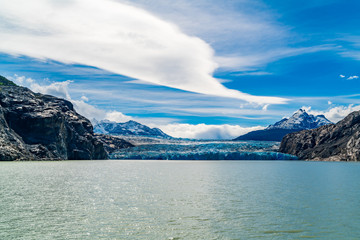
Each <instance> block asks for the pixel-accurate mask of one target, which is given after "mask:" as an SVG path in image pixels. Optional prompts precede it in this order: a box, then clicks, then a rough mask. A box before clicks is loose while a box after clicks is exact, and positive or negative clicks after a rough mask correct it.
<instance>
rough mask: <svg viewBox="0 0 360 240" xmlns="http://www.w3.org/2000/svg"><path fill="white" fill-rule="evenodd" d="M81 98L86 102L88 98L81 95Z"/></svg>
mask: <svg viewBox="0 0 360 240" xmlns="http://www.w3.org/2000/svg"><path fill="white" fill-rule="evenodd" d="M81 100H83V101H84V102H88V101H89V98H87V97H86V96H81Z"/></svg>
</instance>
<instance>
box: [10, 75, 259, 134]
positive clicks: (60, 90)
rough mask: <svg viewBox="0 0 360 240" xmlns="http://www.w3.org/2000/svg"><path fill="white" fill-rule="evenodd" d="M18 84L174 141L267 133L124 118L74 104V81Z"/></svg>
mask: <svg viewBox="0 0 360 240" xmlns="http://www.w3.org/2000/svg"><path fill="white" fill-rule="evenodd" d="M7 78H8V79H10V80H12V81H14V82H15V83H17V84H19V85H21V86H24V87H28V88H29V89H31V90H32V91H34V92H39V93H42V94H51V95H53V96H56V97H60V98H63V99H66V100H69V101H71V102H72V103H73V105H74V108H75V110H76V111H77V112H78V113H79V114H81V115H83V116H85V117H86V118H88V119H90V120H94V119H96V120H97V121H100V120H105V119H106V120H110V121H113V122H127V121H129V120H135V121H138V122H140V123H143V124H147V125H149V126H150V127H157V128H160V129H161V130H163V131H164V132H165V133H167V134H169V135H170V136H173V137H181V138H193V139H233V138H236V137H238V136H240V135H243V134H246V133H248V132H250V131H255V130H260V129H264V127H260V126H256V127H249V128H244V127H240V126H238V125H228V124H224V125H206V124H197V125H191V124H179V123H173V119H166V118H162V119H148V118H147V119H140V118H133V117H131V116H128V115H125V114H123V113H121V112H119V111H114V110H113V111H105V110H102V109H99V108H97V107H95V106H93V105H91V104H88V103H86V102H85V101H89V99H88V98H87V97H84V96H82V97H81V99H80V100H75V99H73V98H72V97H71V96H70V93H69V85H70V84H71V83H72V82H73V81H64V82H47V84H40V83H38V81H36V80H34V79H31V78H26V77H24V76H18V75H15V76H14V77H11V76H10V77H7Z"/></svg>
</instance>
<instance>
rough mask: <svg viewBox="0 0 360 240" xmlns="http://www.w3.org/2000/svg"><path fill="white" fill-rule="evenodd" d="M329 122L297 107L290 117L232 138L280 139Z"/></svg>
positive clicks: (320, 116) (323, 117) (321, 116)
mask: <svg viewBox="0 0 360 240" xmlns="http://www.w3.org/2000/svg"><path fill="white" fill-rule="evenodd" d="M331 123H332V122H331V121H329V120H328V119H327V118H326V117H325V116H324V115H317V116H314V115H312V114H308V113H307V112H306V111H305V110H304V109H299V110H298V111H296V112H295V113H294V114H293V115H292V116H291V117H290V118H284V119H282V120H280V121H278V122H276V123H275V124H272V125H269V126H268V127H267V128H265V129H264V130H257V131H252V132H249V133H247V134H245V135H242V136H240V137H237V138H236V139H234V140H235V141H238V140H244V141H248V140H254V141H281V140H282V138H283V137H284V136H285V135H286V134H289V133H292V132H298V131H301V130H307V129H314V128H318V127H321V126H324V125H327V124H331Z"/></svg>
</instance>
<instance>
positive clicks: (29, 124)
mask: <svg viewBox="0 0 360 240" xmlns="http://www.w3.org/2000/svg"><path fill="white" fill-rule="evenodd" d="M7 81H8V80H7V79H5V78H1V79H0V82H1V84H0V160H8V161H12V160H61V159H64V160H66V159H69V160H82V159H89V160H90V159H106V158H107V154H106V151H105V149H104V147H103V143H102V142H100V141H98V140H97V139H96V138H95V137H94V135H93V127H92V125H91V123H90V121H89V120H87V119H86V118H85V117H83V116H81V115H79V114H78V113H76V111H75V110H74V108H73V105H72V104H71V103H70V102H69V101H66V100H64V99H60V98H56V97H53V96H49V95H43V94H38V93H34V92H32V91H30V90H29V89H27V88H23V87H19V86H16V85H14V84H13V83H12V82H10V83H11V84H10V83H9V82H7Z"/></svg>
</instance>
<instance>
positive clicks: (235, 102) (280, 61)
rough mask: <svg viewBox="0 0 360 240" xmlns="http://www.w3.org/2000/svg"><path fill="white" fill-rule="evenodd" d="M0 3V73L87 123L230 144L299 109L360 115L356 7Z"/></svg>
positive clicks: (143, 1) (243, 0)
mask: <svg viewBox="0 0 360 240" xmlns="http://www.w3.org/2000/svg"><path fill="white" fill-rule="evenodd" d="M0 5H1V6H2V8H1V9H0V74H1V75H4V76H7V77H10V78H11V79H12V80H14V81H16V82H17V83H18V84H22V85H24V86H27V87H30V88H31V89H33V90H34V91H39V92H43V93H50V94H53V95H57V96H60V97H64V98H68V99H69V100H71V101H73V102H74V105H75V107H76V108H77V110H78V111H79V112H80V113H82V114H84V115H85V116H87V117H88V118H90V119H92V118H96V119H98V120H101V119H105V118H107V119H110V120H114V121H119V122H120V121H126V120H130V119H134V120H137V121H140V122H142V123H145V124H148V125H150V126H154V127H155V126H156V127H160V128H161V129H163V130H164V131H165V132H167V133H168V134H170V135H174V136H179V137H194V138H232V137H235V136H236V135H239V134H243V133H245V132H247V131H250V130H253V129H261V128H262V127H265V126H267V125H269V124H271V123H273V122H275V121H278V120H279V119H281V118H282V117H285V116H289V115H291V114H292V113H293V112H294V111H296V110H297V109H299V108H301V107H305V108H307V109H308V111H309V112H311V113H313V114H325V115H326V116H327V117H328V118H329V119H330V120H332V121H334V122H336V121H338V120H340V119H341V118H343V117H344V116H346V115H347V114H348V113H349V112H351V111H354V110H360V107H359V104H360V79H359V77H358V76H360V29H359V27H358V26H360V18H359V17H358V12H359V10H360V2H358V1H346V2H345V1H337V0H327V1H320V0H319V1H316V0H312V1H301V2H299V1H277V0H271V1H270V0H268V1H266V0H263V1H257V0H251V1H250V0H238V1H236V0H225V1H221V2H219V1H209V0H198V1H196V2H194V1H190V0H174V1H171V3H169V1H168V0H152V1H151V0H150V1H149V0H133V1H126V0H102V1H100V0H87V1H86V0H67V1H61V2H58V1H54V0H34V1H32V2H31V3H24V2H23V1H21V0H13V1H10V2H9V1H6V0H0ZM19 6H20V7H19Z"/></svg>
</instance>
